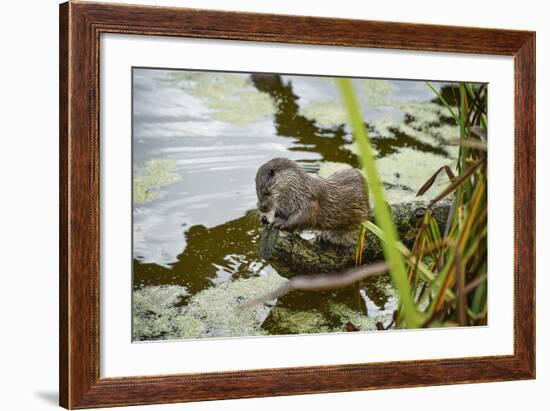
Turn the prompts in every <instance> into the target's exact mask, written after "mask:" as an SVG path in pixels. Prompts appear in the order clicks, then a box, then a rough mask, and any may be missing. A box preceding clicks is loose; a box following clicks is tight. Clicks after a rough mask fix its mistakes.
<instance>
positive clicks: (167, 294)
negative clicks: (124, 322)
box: [132, 285, 188, 340]
mask: <svg viewBox="0 0 550 411" xmlns="http://www.w3.org/2000/svg"><path fill="white" fill-rule="evenodd" d="M187 295H188V292H187V290H186V289H185V287H181V286H177V285H161V286H147V287H143V288H141V289H140V290H136V291H134V295H133V299H134V301H133V306H134V312H133V316H134V321H133V328H132V335H133V339H134V340H142V339H150V338H161V337H163V336H169V335H174V334H175V333H177V332H178V331H179V330H178V324H177V319H178V316H179V314H180V308H178V307H177V304H178V303H179V302H180V301H181V298H183V297H185V296H187Z"/></svg>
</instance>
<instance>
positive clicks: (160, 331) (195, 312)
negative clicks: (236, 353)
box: [133, 273, 287, 340]
mask: <svg viewBox="0 0 550 411" xmlns="http://www.w3.org/2000/svg"><path fill="white" fill-rule="evenodd" d="M286 281H287V280H285V279H284V278H282V277H280V276H279V275H277V274H274V273H272V274H268V275H265V276H259V277H252V278H246V279H239V280H236V281H232V282H227V283H223V284H220V285H217V286H214V287H210V288H207V289H205V290H203V291H200V292H199V293H197V294H196V295H194V296H192V297H191V298H190V299H189V301H188V303H187V304H186V305H185V306H180V305H178V302H179V301H180V300H181V297H183V296H186V295H187V293H186V290H185V288H183V287H179V286H147V287H144V288H142V289H140V290H137V291H135V292H134V331H133V335H134V339H135V340H143V339H146V340H154V339H181V338H204V337H238V336H254V335H265V334H266V332H265V331H264V330H262V329H261V325H262V323H263V322H264V320H265V318H266V317H267V316H268V314H269V312H270V311H271V308H272V307H271V305H270V304H269V302H267V303H264V304H255V305H252V306H247V305H246V304H245V303H246V302H247V301H252V300H255V299H257V298H259V297H261V296H263V295H265V294H268V293H270V292H273V291H274V290H276V289H277V288H279V287H280V286H281V285H282V284H284V283H285V282H286Z"/></svg>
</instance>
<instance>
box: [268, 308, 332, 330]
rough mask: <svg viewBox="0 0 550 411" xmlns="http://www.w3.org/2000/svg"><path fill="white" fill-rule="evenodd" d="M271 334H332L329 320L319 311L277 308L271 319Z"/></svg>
mask: <svg viewBox="0 0 550 411" xmlns="http://www.w3.org/2000/svg"><path fill="white" fill-rule="evenodd" d="M269 322H270V324H271V325H270V333H271V334H311V333H322V332H330V331H331V329H330V326H329V322H328V320H327V318H325V316H324V315H323V313H321V312H320V311H318V310H315V309H313V310H304V311H294V310H291V309H289V308H284V307H277V308H275V309H274V310H273V311H272V313H271V316H270V318H269Z"/></svg>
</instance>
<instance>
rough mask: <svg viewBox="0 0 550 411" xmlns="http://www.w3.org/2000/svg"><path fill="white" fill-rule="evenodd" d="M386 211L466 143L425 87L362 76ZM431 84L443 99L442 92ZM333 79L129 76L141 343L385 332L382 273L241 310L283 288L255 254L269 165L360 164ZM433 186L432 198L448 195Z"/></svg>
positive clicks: (324, 167) (390, 306)
mask: <svg viewBox="0 0 550 411" xmlns="http://www.w3.org/2000/svg"><path fill="white" fill-rule="evenodd" d="M354 84H355V87H356V91H357V93H358V98H359V99H360V102H361V104H362V107H363V109H364V118H365V120H366V122H367V124H368V126H369V130H370V134H371V138H372V144H373V146H374V148H375V150H376V153H377V165H378V168H379V172H380V174H381V176H382V179H383V181H384V184H385V187H386V190H387V197H388V199H389V201H390V202H392V203H395V202H400V201H409V200H411V199H413V198H415V194H416V191H417V190H418V188H419V187H420V186H421V185H422V184H423V183H424V182H425V181H426V180H427V179H428V178H429V177H430V176H431V175H432V174H433V173H434V172H435V170H436V169H437V168H439V167H441V166H442V165H446V164H447V165H450V166H451V167H453V166H454V164H455V162H456V157H457V154H458V150H457V148H456V147H455V146H451V145H448V144H446V141H447V140H450V139H456V138H458V136H459V131H458V128H457V127H456V126H455V125H454V124H453V120H452V119H451V118H450V117H449V113H448V112H447V111H446V109H445V108H444V107H443V106H441V105H440V104H439V103H438V102H437V101H436V100H435V99H434V94H433V92H432V91H431V90H430V89H429V88H428V87H427V85H426V84H425V83H424V82H421V81H398V80H376V79H356V80H354ZM434 87H436V88H437V89H440V90H441V91H442V92H446V93H449V92H451V91H450V90H451V88H450V87H449V85H447V84H444V83H434ZM345 122H346V113H345V112H344V111H343V108H342V104H341V100H340V97H339V93H338V90H337V88H336V85H335V82H334V79H332V78H326V77H324V78H323V77H309V76H292V75H273V74H245V73H213V72H194V71H176V70H159V69H145V68H142V69H139V68H135V69H134V70H133V136H132V139H133V198H134V201H133V256H134V264H133V275H134V282H133V284H134V302H133V304H134V307H133V308H134V321H133V338H134V340H156V339H178V338H198V337H232V336H252V335H275V334H294V333H312V332H333V331H344V330H345V327H346V325H348V327H349V323H351V324H353V326H354V327H355V328H358V329H359V330H361V331H364V330H375V329H376V323H377V322H380V323H382V324H383V325H384V326H388V325H389V324H390V323H391V318H392V314H393V311H394V310H395V308H396V306H397V303H398V302H397V300H396V297H395V293H394V290H393V287H392V284H391V281H390V280H389V278H388V277H384V276H383V277H377V278H373V279H371V280H369V281H367V282H366V283H365V284H364V285H363V286H362V288H361V290H360V296H361V305H360V306H359V305H358V303H357V298H356V296H357V291H356V288H355V287H349V288H346V289H340V290H335V291H325V292H298V291H293V292H291V293H288V294H286V295H284V296H282V297H279V298H278V299H277V300H273V301H269V302H267V303H265V304H262V305H261V306H255V307H249V308H243V306H242V304H241V302H243V301H246V300H247V299H251V298H256V297H258V296H261V295H264V294H266V293H268V292H269V291H271V290H273V289H275V288H276V287H279V286H280V285H281V284H282V283H283V282H284V281H286V280H285V279H283V278H282V277H280V276H279V275H278V274H277V273H276V272H275V270H274V269H273V268H272V267H271V266H269V264H267V263H266V262H265V261H263V260H262V259H261V257H260V256H259V255H258V252H257V242H258V238H259V234H260V231H259V228H260V226H259V224H258V221H257V218H256V217H255V216H254V214H253V213H251V212H250V211H251V210H253V209H254V208H255V204H256V193H255V186H254V176H255V173H256V170H257V168H258V167H259V166H260V165H261V164H262V163H264V162H266V161H268V160H269V159H271V158H273V157H287V158H290V159H293V160H295V161H297V162H299V163H300V164H301V165H302V166H303V167H304V168H305V169H306V170H308V171H309V172H311V173H318V174H320V175H323V176H327V175H330V173H331V172H333V171H335V170H338V169H341V168H343V167H350V166H351V167H357V166H358V161H357V158H356V155H355V149H354V146H353V144H352V138H351V135H350V130H349V128H348V127H347V126H346V125H345ZM443 181H444V180H441V181H439V182H438V183H436V184H434V186H433V187H432V189H430V190H429V191H428V192H427V193H426V194H425V195H424V197H426V198H430V197H432V196H434V195H435V194H436V193H437V192H438V191H440V190H441V184H442V182H443Z"/></svg>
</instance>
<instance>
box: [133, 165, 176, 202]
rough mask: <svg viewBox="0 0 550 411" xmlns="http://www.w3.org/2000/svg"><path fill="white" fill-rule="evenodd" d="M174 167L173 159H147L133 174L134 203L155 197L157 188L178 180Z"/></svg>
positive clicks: (147, 200) (156, 196)
mask: <svg viewBox="0 0 550 411" xmlns="http://www.w3.org/2000/svg"><path fill="white" fill-rule="evenodd" d="M175 169H176V162H175V161H173V160H158V159H157V160H149V161H148V162H147V164H146V165H145V168H143V169H142V170H140V171H138V172H137V173H136V175H135V176H134V182H133V198H134V203H136V204H143V203H146V202H149V201H152V200H155V199H157V198H158V192H159V188H161V187H163V186H166V185H169V184H172V183H175V182H176V181H178V179H179V177H178V175H177V174H176V173H175Z"/></svg>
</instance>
